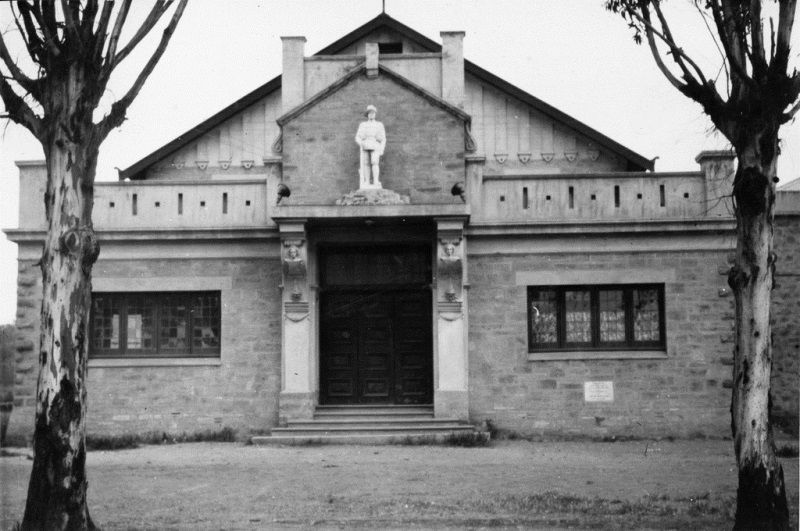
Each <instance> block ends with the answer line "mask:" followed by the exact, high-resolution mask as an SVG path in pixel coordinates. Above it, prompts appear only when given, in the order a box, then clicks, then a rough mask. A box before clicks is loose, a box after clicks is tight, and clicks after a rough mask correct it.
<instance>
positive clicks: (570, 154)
mask: <svg viewBox="0 0 800 531" xmlns="http://www.w3.org/2000/svg"><path fill="white" fill-rule="evenodd" d="M564 158H565V159H567V160H568V161H569V162H575V160H577V158H578V152H577V151H565V152H564Z"/></svg>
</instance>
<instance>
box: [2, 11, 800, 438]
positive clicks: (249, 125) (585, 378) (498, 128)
mask: <svg viewBox="0 0 800 531" xmlns="http://www.w3.org/2000/svg"><path fill="white" fill-rule="evenodd" d="M463 38H464V34H463V33H462V32H443V33H441V44H440V43H437V42H434V41H431V40H430V39H428V38H426V37H424V36H423V35H421V34H419V33H417V32H416V31H414V30H413V29H411V28H409V27H407V26H405V25H403V24H401V23H399V22H398V21H396V20H394V19H392V18H391V17H389V16H387V15H380V16H378V17H377V18H375V19H373V20H372V21H370V22H368V23H367V24H365V25H363V26H362V27H360V28H358V29H356V30H354V31H353V32H351V33H349V34H348V35H346V36H344V37H342V38H341V39H339V40H338V41H336V42H334V43H332V44H331V45H329V46H327V47H326V48H324V49H322V50H321V51H319V52H318V53H317V54H314V55H308V56H307V55H306V53H305V50H304V43H305V39H304V38H303V37H284V38H283V70H282V72H283V74H282V75H281V76H279V77H277V78H275V79H273V80H271V81H269V82H267V83H266V84H265V85H263V86H262V87H260V88H258V89H257V90H255V91H253V92H252V93H250V94H248V95H246V96H244V97H243V98H241V99H240V100H238V101H236V102H234V103H233V104H231V105H229V106H228V107H226V108H224V109H222V110H221V111H220V112H218V113H217V114H215V115H214V116H212V117H211V118H209V119H208V120H206V121H205V122H203V123H201V124H199V125H197V126H196V127H194V128H192V129H191V130H189V131H187V132H186V133H184V134H182V135H180V136H179V137H178V138H176V139H175V140H174V141H172V142H170V143H169V144H167V145H165V146H164V147H162V148H160V149H158V150H157V151H155V152H154V153H151V154H150V155H148V156H146V157H145V158H143V159H142V160H140V161H139V162H137V163H136V164H134V165H132V166H131V167H129V168H127V169H125V170H123V171H122V172H121V174H120V182H114V183H104V182H100V183H97V184H96V186H95V205H94V223H95V227H96V228H97V229H98V233H99V237H100V239H101V246H102V253H101V256H100V259H99V261H98V262H97V264H96V265H95V268H94V275H93V291H94V295H93V317H92V344H91V355H90V361H89V367H90V369H89V389H90V395H89V399H90V405H89V421H88V429H89V432H90V433H92V434H103V435H115V434H128V433H145V432H153V431H157V432H167V433H181V432H187V433H192V432H201V431H208V430H218V429H221V428H223V427H229V428H233V429H236V430H237V432H238V433H239V434H240V436H248V435H249V434H258V433H270V432H271V433H272V434H273V435H276V434H279V433H280V434H283V436H284V437H288V436H291V435H297V434H300V435H302V434H306V435H308V434H314V433H345V432H348V430H350V431H351V432H352V431H353V430H355V431H357V432H358V433H361V434H370V435H373V436H376V434H384V435H385V434H391V435H393V436H396V435H402V434H407V433H428V432H426V431H425V430H440V431H439V432H441V430H454V429H460V428H463V427H464V426H465V425H466V424H472V425H479V424H482V423H484V422H485V421H490V422H491V424H493V425H494V426H496V427H497V428H500V429H505V430H510V431H515V432H519V433H523V434H543V435H563V436H569V435H581V436H612V435H614V436H616V435H632V436H662V435H674V436H685V435H691V434H706V435H726V434H728V433H729V429H730V428H729V426H730V420H729V418H730V417H729V412H728V409H729V402H730V389H729V388H730V377H731V363H732V359H731V357H732V324H733V306H732V298H731V297H730V292H729V288H728V286H727V282H726V272H727V269H728V267H729V263H728V261H729V256H730V253H731V250H732V248H733V246H734V233H733V220H732V218H731V216H730V209H729V204H728V202H727V199H726V197H725V194H726V193H728V191H729V190H730V189H731V178H732V173H733V160H734V159H733V157H732V155H731V154H730V153H729V152H703V153H700V154H699V155H698V157H697V160H696V162H697V164H698V167H697V168H696V169H694V170H691V171H685V172H677V173H676V172H670V173H663V172H661V173H659V172H655V171H654V164H653V161H651V160H648V159H646V158H644V157H642V156H641V155H638V154H637V153H634V152H633V151H631V150H630V149H628V148H626V147H624V146H622V145H620V144H619V143H617V142H615V141H614V140H612V139H610V138H608V137H606V136H604V135H602V134H601V133H599V132H597V131H595V130H594V129H592V128H591V127H589V126H587V125H585V124H583V123H581V122H579V121H578V120H576V119H574V118H572V117H570V116H567V115H566V114H564V113H562V112H561V111H559V110H557V109H555V108H553V107H551V106H550V105H548V104H546V103H545V102H543V101H541V100H539V99H537V98H535V97H534V96H531V95H530V94H528V93H526V92H525V91H523V90H521V89H520V88H517V87H515V86H512V85H511V84H509V83H507V82H506V81H503V80H502V79H499V78H498V77H496V76H494V75H492V74H491V73H490V72H488V71H487V70H484V69H483V68H481V67H479V66H477V65H475V64H473V63H471V62H469V61H467V60H465V59H464V58H463V53H462V41H463ZM368 106H373V107H374V110H376V111H377V112H376V113H375V112H373V113H371V116H369V117H366V116H365V111H366V109H367V107H368ZM373 118H374V121H373V120H372V119H373ZM362 122H366V125H365V126H363V129H360V124H361V123H362ZM378 122H379V123H380V124H382V126H383V127H382V128H380V127H379V126H378V125H376V124H377V123H378ZM379 130H380V131H382V133H381V132H379ZM357 131H359V133H358V135H357ZM357 142H358V144H357ZM359 144H360V145H359ZM18 166H19V169H20V199H21V201H20V204H21V207H20V220H19V228H18V229H9V230H7V231H6V233H7V234H8V235H9V237H10V238H11V239H12V240H13V241H14V242H16V243H17V244H18V246H19V302H18V315H17V317H18V320H17V326H18V342H17V349H18V366H17V385H16V390H15V391H16V393H15V396H16V406H17V408H16V410H15V414H14V420H13V421H12V431H13V430H14V429H16V430H17V432H18V433H27V432H29V431H30V427H31V426H32V422H30V420H31V416H32V414H33V407H34V400H35V398H34V397H35V381H36V371H37V366H36V355H35V343H36V341H37V337H38V311H39V300H40V297H41V281H40V277H39V273H38V268H37V266H36V265H35V263H36V261H37V260H38V258H39V253H40V241H41V239H42V234H43V232H42V231H43V227H44V224H43V223H44V213H43V205H42V201H41V197H42V193H43V187H44V183H45V168H44V166H43V163H41V162H19V163H18ZM377 172H379V178H378V175H377ZM365 183H366V184H365ZM798 216H800V192H784V193H781V194H779V202H778V219H777V222H776V225H777V229H776V242H777V245H778V247H779V248H782V249H783V251H782V253H783V256H784V257H785V259H784V260H782V261H781V266H780V272H779V277H778V284H779V286H780V287H779V288H778V290H777V291H776V302H775V308H776V312H775V313H776V328H775V346H776V360H777V362H776V367H777V368H778V370H777V371H776V380H775V381H776V389H775V392H774V395H775V404H776V407H777V408H779V409H781V411H783V412H784V413H786V414H787V415H789V416H792V415H793V416H794V417H795V418H796V416H797V390H798V366H797V354H798V348H800V347H799V346H798V344H800V337H798V329H800V327H797V326H794V327H793V326H792V320H794V323H795V325H796V323H797V316H798V313H799V312H798V301H800V292H798V289H799V288H798V282H797V280H798V274H800V252H798V241H797V238H798V230H797V227H798ZM781 275H783V276H781ZM334 419H340V420H339V422H338V423H337V422H335V421H334ZM370 419H373V420H372V421H370ZM287 427H288V428H287ZM337 427H338V428H337ZM430 432H433V431H430Z"/></svg>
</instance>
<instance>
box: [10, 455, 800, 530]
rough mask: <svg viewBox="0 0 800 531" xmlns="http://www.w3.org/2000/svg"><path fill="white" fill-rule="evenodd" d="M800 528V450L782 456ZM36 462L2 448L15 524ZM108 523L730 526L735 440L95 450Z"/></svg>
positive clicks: (98, 495) (100, 508)
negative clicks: (793, 455) (799, 511)
mask: <svg viewBox="0 0 800 531" xmlns="http://www.w3.org/2000/svg"><path fill="white" fill-rule="evenodd" d="M782 463H783V467H784V471H785V475H786V483H787V491H788V495H789V499H790V504H791V506H792V517H793V518H794V522H795V524H794V526H795V527H796V526H797V508H798V460H797V458H792V459H782ZM30 466H31V461H30V460H29V459H28V458H27V457H25V456H24V455H17V456H11V457H3V458H0V503H1V504H2V514H1V515H0V516H2V529H8V528H10V527H11V526H12V525H13V523H14V522H15V521H17V520H19V519H20V518H21V515H22V511H23V507H24V500H25V489H26V486H27V479H28V475H29V473H30ZM88 475H89V502H90V510H91V514H92V517H93V518H94V520H95V522H96V523H97V524H99V525H101V526H102V527H103V528H104V529H275V528H279V529H280V528H314V529H330V528H333V529H345V528H354V527H355V528H362V529H408V528H417V529H431V528H436V529H442V528H459V529H464V528H471V529H481V528H488V527H494V528H514V529H517V528H526V529H527V528H532V529H554V528H576V527H577V528H583V527H591V528H595V529H597V528H606V529H619V528H628V529H687V528H691V529H730V527H731V524H732V514H733V513H732V511H733V507H734V506H733V499H734V496H735V490H736V472H735V464H734V457H733V449H732V443H731V442H730V441H675V442H667V441H664V442H652V441H650V442H648V441H636V442H617V443H589V442H585V443H575V442H526V441H499V442H494V443H492V444H491V446H487V447H480V448H459V447H441V446H306V447H256V446H243V445H240V444H236V443H195V444H178V445H168V446H145V447H142V448H138V449H134V450H121V451H114V452H106V451H95V452H90V453H89V456H88Z"/></svg>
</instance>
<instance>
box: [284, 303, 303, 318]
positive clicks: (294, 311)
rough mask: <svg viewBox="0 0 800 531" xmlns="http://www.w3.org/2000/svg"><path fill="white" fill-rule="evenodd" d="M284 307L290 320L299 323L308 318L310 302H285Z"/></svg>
mask: <svg viewBox="0 0 800 531" xmlns="http://www.w3.org/2000/svg"><path fill="white" fill-rule="evenodd" d="M283 309H284V315H285V316H286V319H288V320H289V321H292V322H295V323H297V322H300V321H302V320H303V319H307V318H308V302H299V301H291V302H285V303H284V304H283Z"/></svg>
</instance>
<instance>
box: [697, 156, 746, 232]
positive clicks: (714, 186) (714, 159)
mask: <svg viewBox="0 0 800 531" xmlns="http://www.w3.org/2000/svg"><path fill="white" fill-rule="evenodd" d="M735 159H736V153H734V151H733V150H730V151H728V150H721V151H701V152H700V154H699V155H697V157H696V158H695V159H694V160H695V162H697V163H698V164H700V170H701V171H702V172H703V174H704V175H705V190H706V194H705V208H706V215H707V216H717V217H723V216H724V217H728V216H731V215H732V214H733V205H732V204H731V193H732V192H733V175H734V170H733V163H734V160H735Z"/></svg>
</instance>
